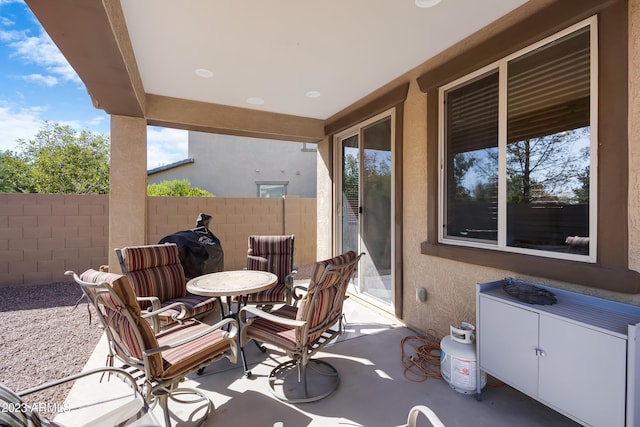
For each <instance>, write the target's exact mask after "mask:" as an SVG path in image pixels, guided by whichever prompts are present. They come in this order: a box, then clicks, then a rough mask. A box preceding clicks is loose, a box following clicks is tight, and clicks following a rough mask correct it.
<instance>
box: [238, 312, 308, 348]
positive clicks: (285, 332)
mask: <svg viewBox="0 0 640 427" xmlns="http://www.w3.org/2000/svg"><path fill="white" fill-rule="evenodd" d="M297 312H298V309H297V308H296V307H293V306H290V305H283V306H282V307H280V308H278V309H277V310H274V311H273V312H271V314H273V315H275V316H279V317H284V318H286V319H295V318H296V314H297ZM246 334H247V337H249V338H252V339H255V340H256V341H258V342H265V343H269V344H273V345H276V346H278V347H280V348H282V349H284V350H285V351H289V352H298V351H300V350H301V346H300V345H299V344H298V341H296V331H295V328H292V327H288V326H283V325H279V324H277V323H274V322H271V321H269V320H265V319H263V318H260V317H257V318H255V319H253V321H252V322H251V325H250V326H249V327H247V330H246Z"/></svg>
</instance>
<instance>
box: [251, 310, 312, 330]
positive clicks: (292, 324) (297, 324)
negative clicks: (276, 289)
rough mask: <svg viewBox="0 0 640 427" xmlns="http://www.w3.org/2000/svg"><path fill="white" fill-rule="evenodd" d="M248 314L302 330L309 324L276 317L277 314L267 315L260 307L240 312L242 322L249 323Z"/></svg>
mask: <svg viewBox="0 0 640 427" xmlns="http://www.w3.org/2000/svg"><path fill="white" fill-rule="evenodd" d="M247 313H250V314H252V315H254V316H256V317H261V318H263V319H265V320H268V321H270V322H274V323H278V324H280V325H285V326H290V327H293V328H302V327H304V326H305V325H306V324H307V322H305V321H303V320H295V319H287V318H285V317H280V316H276V315H275V314H271V313H267V312H266V311H264V310H261V309H259V308H258V307H252V306H246V307H242V309H241V310H240V321H241V322H242V323H247Z"/></svg>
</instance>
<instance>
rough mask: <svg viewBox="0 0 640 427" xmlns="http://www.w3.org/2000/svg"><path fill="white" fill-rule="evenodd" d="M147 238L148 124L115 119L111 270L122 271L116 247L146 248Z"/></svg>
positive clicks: (111, 192)
mask: <svg viewBox="0 0 640 427" xmlns="http://www.w3.org/2000/svg"><path fill="white" fill-rule="evenodd" d="M146 238H147V123H146V120H145V119H143V118H136V117H125V116H115V115H112V116H111V176H110V190H109V271H112V272H116V273H118V272H120V267H119V265H118V260H117V258H116V255H115V253H114V251H113V249H114V248H121V247H123V246H131V245H144V244H146Z"/></svg>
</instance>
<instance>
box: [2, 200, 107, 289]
mask: <svg viewBox="0 0 640 427" xmlns="http://www.w3.org/2000/svg"><path fill="white" fill-rule="evenodd" d="M108 243H109V197H108V196H102V195H75V194H65V195H58V194H0V284H22V283H50V282H56V281H68V280H69V278H68V277H66V276H64V272H65V271H66V270H74V271H84V270H85V269H87V268H88V267H89V266H94V267H96V268H97V267H99V266H100V265H101V264H104V263H106V260H107V246H108Z"/></svg>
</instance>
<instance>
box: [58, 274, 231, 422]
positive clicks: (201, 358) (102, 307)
mask: <svg viewBox="0 0 640 427" xmlns="http://www.w3.org/2000/svg"><path fill="white" fill-rule="evenodd" d="M66 274H68V275H73V277H74V279H75V281H76V282H77V283H78V284H79V285H80V287H81V288H82V291H83V292H84V294H85V295H86V296H87V297H88V299H89V300H90V301H91V302H92V304H93V305H94V308H95V309H96V312H97V314H98V317H99V318H100V321H101V322H102V325H103V327H104V329H105V333H106V336H107V340H108V342H109V356H108V364H109V365H111V364H113V360H114V358H116V359H118V360H119V361H121V362H122V363H123V364H124V365H123V366H125V367H128V369H132V370H133V371H135V374H136V375H135V376H136V378H139V382H138V390H139V391H140V393H141V394H142V395H143V396H144V398H145V401H146V402H147V403H149V404H155V403H159V404H160V406H161V407H162V410H163V412H164V417H165V423H166V425H167V427H169V426H170V422H169V409H168V399H169V398H172V399H173V400H176V401H178V402H185V401H186V398H185V397H183V396H184V395H196V396H197V399H196V400H195V401H194V400H191V401H190V402H191V403H197V404H199V405H204V406H201V407H199V409H198V410H201V409H203V408H204V409H206V410H205V413H204V414H203V416H202V418H201V420H200V421H199V423H200V424H201V423H202V422H204V420H205V419H206V418H207V417H208V415H209V413H210V412H211V411H212V410H213V404H212V402H211V400H210V399H209V398H208V397H207V396H206V395H205V394H204V393H202V392H200V391H198V390H196V389H189V388H179V387H178V386H179V384H180V383H181V382H182V381H183V380H184V378H185V376H186V375H187V374H189V373H192V372H197V371H198V370H199V369H201V368H203V367H205V366H207V365H209V364H210V363H212V362H214V361H216V360H219V359H222V358H224V357H226V358H228V359H229V360H231V361H232V362H233V363H236V360H237V354H238V346H237V343H236V341H237V332H238V323H237V322H236V321H235V320H234V319H224V320H222V321H220V322H218V323H216V324H215V325H212V326H209V325H207V324H205V323H202V322H199V321H198V320H195V319H189V320H186V321H181V322H180V323H178V324H174V325H172V326H169V327H167V328H165V329H163V330H162V331H161V332H160V333H157V334H156V333H154V331H153V330H152V329H151V326H150V325H149V323H148V322H147V321H146V319H148V318H149V317H152V316H157V315H158V313H157V312H154V311H151V312H142V311H141V310H140V306H139V305H138V303H137V301H136V296H135V293H134V292H133V288H132V287H131V284H130V283H129V280H128V278H127V277H126V276H123V275H119V274H114V273H107V272H99V271H96V270H87V271H85V272H84V273H83V274H82V276H80V277H79V276H78V275H77V274H75V273H73V272H70V271H68V272H67V273H66ZM162 310H165V309H163V308H161V309H160V311H162ZM224 328H228V329H229V330H228V331H227V330H224ZM200 402H204V403H202V404H201V403H200ZM198 425H199V424H198Z"/></svg>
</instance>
